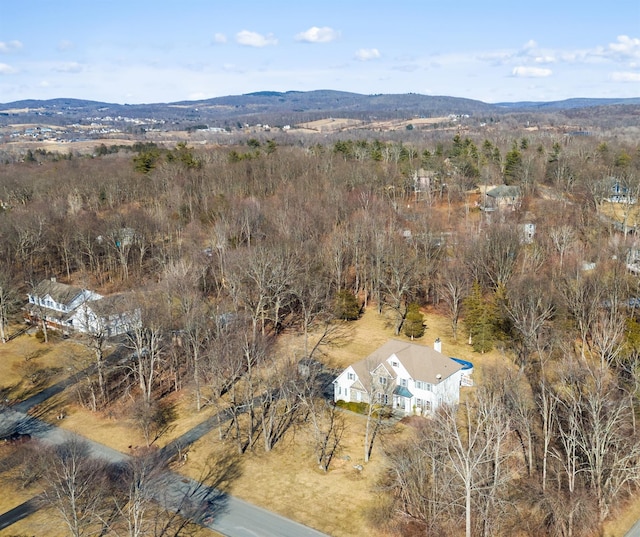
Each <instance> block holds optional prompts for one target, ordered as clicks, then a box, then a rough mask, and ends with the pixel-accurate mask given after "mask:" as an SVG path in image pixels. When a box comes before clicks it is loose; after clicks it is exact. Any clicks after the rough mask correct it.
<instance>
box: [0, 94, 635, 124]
mask: <svg viewBox="0 0 640 537" xmlns="http://www.w3.org/2000/svg"><path fill="white" fill-rule="evenodd" d="M612 105H640V98H635V99H588V98H580V99H568V100H565V101H556V102H546V103H541V102H516V103H497V104H488V103H484V102H482V101H476V100H472V99H462V98H458V97H447V96H432V95H420V94H417V93H407V94H378V95H362V94H358V93H349V92H343V91H333V90H316V91H306V92H302V91H287V92H277V91H260V92H256V93H248V94H246V95H229V96H226V97H216V98H214V99H205V100H200V101H180V102H175V103H150V104H137V105H126V104H125V105H122V104H113V103H103V102H96V101H87V100H81V99H64V98H60V99H52V100H46V101H38V100H23V101H16V102H12V103H6V104H0V124H5V125H6V124H10V123H30V122H38V123H42V122H48V123H51V124H58V125H64V124H71V123H82V122H88V121H89V122H90V121H92V120H96V119H100V118H105V117H110V118H114V117H123V118H132V119H141V120H142V119H144V120H149V119H150V120H153V121H159V122H161V123H163V124H169V125H172V124H173V125H176V126H177V127H180V126H186V125H189V124H208V125H218V126H221V125H234V124H235V123H243V122H247V123H252V124H255V123H257V122H261V123H268V124H271V125H285V124H296V123H300V122H304V121H313V120H316V119H323V118H328V117H349V118H353V119H361V120H374V119H410V118H415V117H425V118H430V117H441V116H443V115H449V114H458V115H459V114H468V115H470V116H475V117H488V116H490V115H496V114H500V113H511V112H517V111H522V112H528V113H536V112H558V111H570V110H578V109H583V108H591V107H606V106H612Z"/></svg>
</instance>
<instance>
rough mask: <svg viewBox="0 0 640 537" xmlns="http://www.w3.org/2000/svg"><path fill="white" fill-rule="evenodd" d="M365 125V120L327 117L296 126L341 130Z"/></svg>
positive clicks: (313, 129)
mask: <svg viewBox="0 0 640 537" xmlns="http://www.w3.org/2000/svg"><path fill="white" fill-rule="evenodd" d="M361 125H364V121H360V120H357V119H349V118H326V119H318V120H316V121H307V122H306V123H298V124H297V125H296V128H302V129H307V130H309V131H313V132H324V133H330V132H339V131H341V130H345V129H353V128H356V127H360V126H361Z"/></svg>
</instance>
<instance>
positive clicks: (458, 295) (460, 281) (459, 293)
mask: <svg viewBox="0 0 640 537" xmlns="http://www.w3.org/2000/svg"><path fill="white" fill-rule="evenodd" d="M470 285H471V282H470V280H469V273H468V271H467V269H466V267H465V266H464V265H463V264H462V263H460V262H459V261H457V260H454V259H450V260H448V261H447V262H445V263H444V266H443V271H442V272H441V273H440V280H439V288H440V298H442V300H443V302H444V303H445V304H446V307H447V313H448V314H449V319H450V321H451V331H452V333H453V339H454V340H457V337H458V322H459V320H460V314H461V313H462V305H463V302H464V299H465V297H466V296H467V294H468V293H469V288H470Z"/></svg>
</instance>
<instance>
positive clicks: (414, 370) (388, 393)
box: [333, 339, 473, 415]
mask: <svg viewBox="0 0 640 537" xmlns="http://www.w3.org/2000/svg"><path fill="white" fill-rule="evenodd" d="M472 367H473V366H472V364H471V363H470V362H465V361H464V360H457V359H453V358H449V357H447V356H445V355H444V354H442V352H441V342H440V340H439V339H437V340H436V341H435V342H434V348H431V347H426V346H424V345H417V344H415V343H409V342H405V341H399V340H390V341H388V342H387V343H385V344H384V345H383V346H382V347H380V348H379V349H377V350H376V351H374V352H373V353H372V354H370V355H369V356H367V357H366V358H364V359H363V360H360V361H359V362H356V363H355V364H352V365H350V366H349V367H347V368H346V369H345V370H344V371H343V372H342V373H341V374H340V375H339V376H338V377H337V378H336V379H335V380H334V381H333V385H334V401H339V400H343V401H346V402H352V401H355V402H364V403H369V402H371V400H372V399H373V401H374V402H376V403H381V404H387V405H392V407H393V408H394V410H395V411H397V412H399V413H401V414H405V415H410V414H426V413H430V412H433V411H435V410H436V409H437V408H438V407H439V406H440V405H442V404H456V403H458V401H459V400H460V386H461V385H467V386H468V385H471V381H470V378H469V375H470V374H471V371H472Z"/></svg>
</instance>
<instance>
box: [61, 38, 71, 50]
mask: <svg viewBox="0 0 640 537" xmlns="http://www.w3.org/2000/svg"><path fill="white" fill-rule="evenodd" d="M72 48H73V43H72V42H71V41H69V40H68V39H63V40H62V41H60V42H59V43H58V50H71V49H72Z"/></svg>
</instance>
